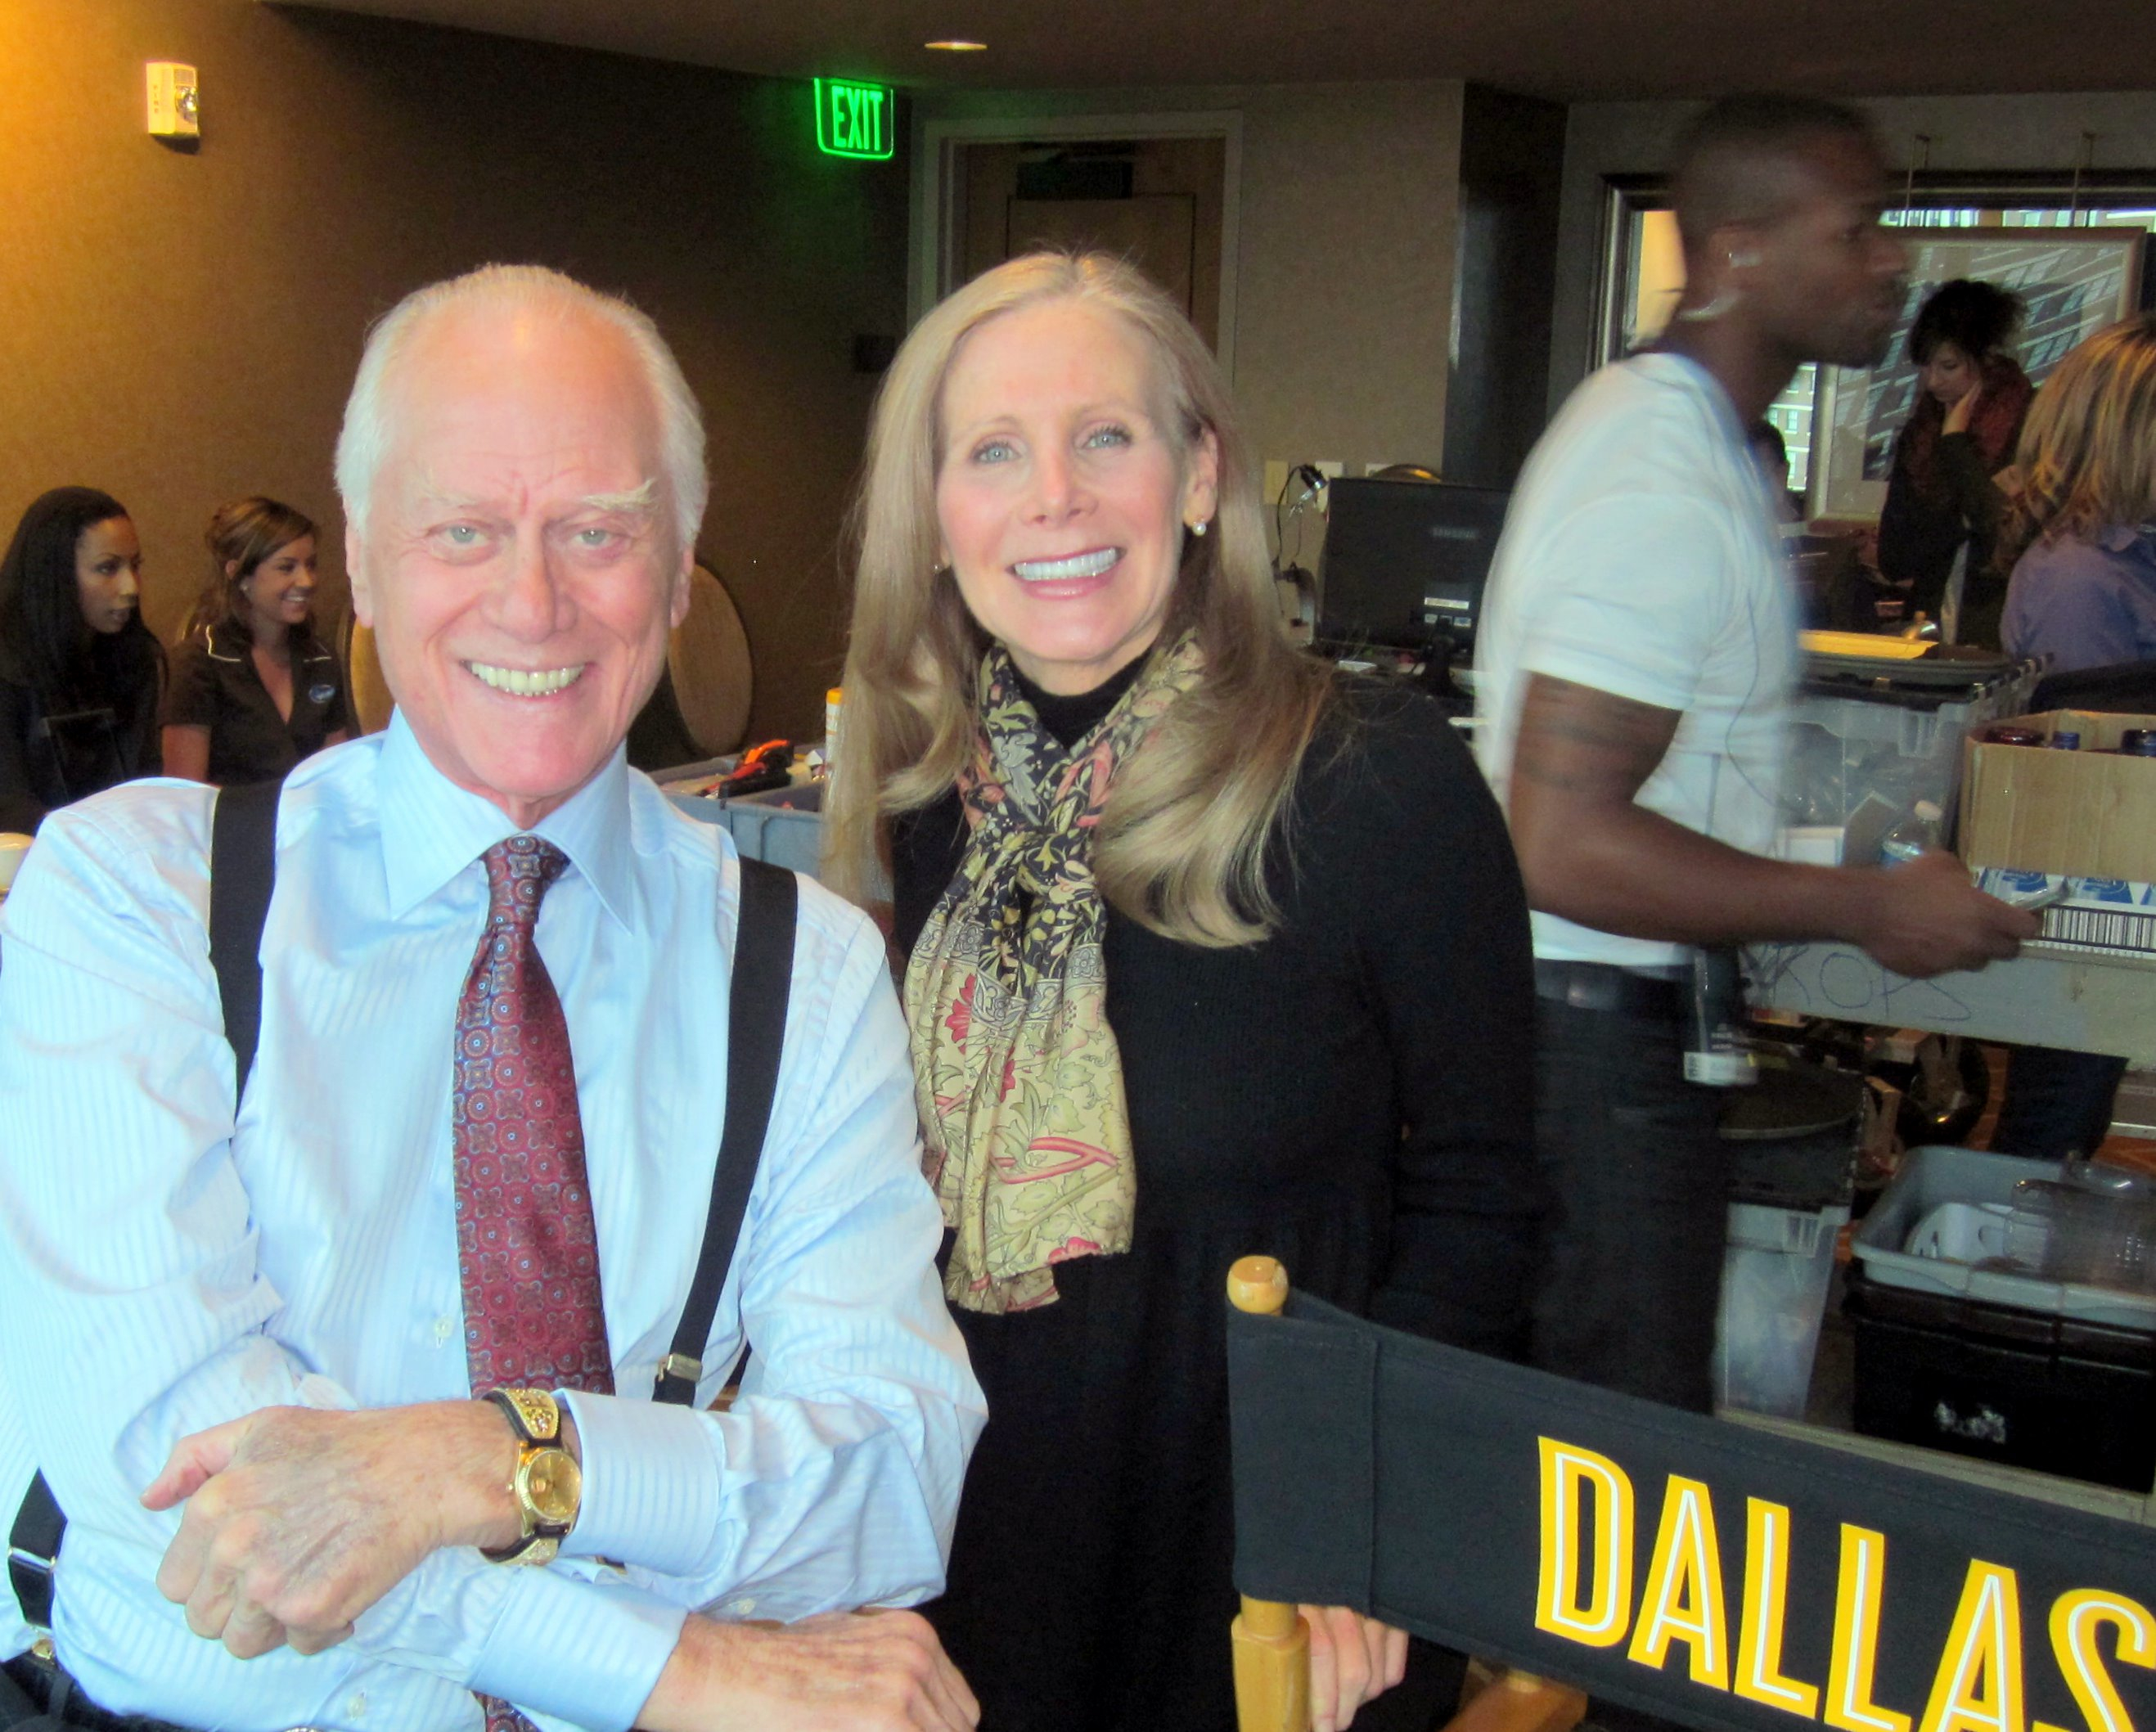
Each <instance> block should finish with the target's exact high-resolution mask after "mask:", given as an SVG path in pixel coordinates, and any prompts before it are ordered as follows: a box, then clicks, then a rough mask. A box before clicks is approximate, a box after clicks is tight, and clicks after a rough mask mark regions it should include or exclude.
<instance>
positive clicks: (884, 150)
mask: <svg viewBox="0 0 2156 1732" xmlns="http://www.w3.org/2000/svg"><path fill="white" fill-rule="evenodd" d="M893 105H894V99H893V95H892V91H891V86H890V85H865V84H860V83H858V82H856V81H855V80H854V79H846V78H819V79H817V80H816V147H817V148H818V149H819V150H820V151H823V152H824V154H825V155H826V156H860V157H865V158H866V159H868V160H870V161H882V160H883V159H884V158H885V157H886V156H889V155H891V109H892V107H893Z"/></svg>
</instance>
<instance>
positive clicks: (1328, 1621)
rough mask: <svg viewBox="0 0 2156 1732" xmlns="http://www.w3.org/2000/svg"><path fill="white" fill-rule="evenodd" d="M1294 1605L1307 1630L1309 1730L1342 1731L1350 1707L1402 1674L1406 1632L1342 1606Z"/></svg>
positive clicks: (1387, 1686) (1375, 1696)
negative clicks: (1308, 1648) (1308, 1640)
mask: <svg viewBox="0 0 2156 1732" xmlns="http://www.w3.org/2000/svg"><path fill="white" fill-rule="evenodd" d="M1297 1609H1298V1610H1299V1611H1300V1612H1301V1613H1302V1621H1303V1622H1304V1623H1305V1624H1306V1625H1307V1626H1308V1627H1309V1628H1310V1722H1311V1732H1346V1729H1347V1724H1348V1723H1349V1722H1350V1721H1352V1720H1353V1719H1354V1718H1355V1711H1356V1709H1359V1708H1360V1707H1362V1705H1363V1704H1364V1703H1365V1702H1373V1701H1375V1700H1376V1699H1378V1697H1380V1696H1382V1695H1383V1694H1384V1693H1385V1692H1386V1691H1387V1690H1389V1689H1390V1688H1392V1687H1393V1686H1394V1684H1396V1683H1399V1681H1400V1680H1401V1679H1402V1678H1404V1677H1406V1676H1407V1671H1408V1632H1406V1631H1404V1630H1396V1629H1394V1627H1392V1626H1391V1625H1390V1624H1381V1623H1379V1622H1378V1621H1377V1619H1375V1618H1373V1617H1363V1614H1362V1613H1361V1612H1355V1611H1352V1610H1350V1609H1349V1608H1348V1607H1347V1606H1301V1607H1298V1608H1297Z"/></svg>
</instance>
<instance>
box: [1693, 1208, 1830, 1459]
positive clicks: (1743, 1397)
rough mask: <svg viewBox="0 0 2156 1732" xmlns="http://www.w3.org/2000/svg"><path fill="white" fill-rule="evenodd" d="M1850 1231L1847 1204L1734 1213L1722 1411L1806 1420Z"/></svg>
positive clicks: (1717, 1374) (1718, 1370) (1721, 1325)
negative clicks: (1843, 1241) (1839, 1258)
mask: <svg viewBox="0 0 2156 1732" xmlns="http://www.w3.org/2000/svg"><path fill="white" fill-rule="evenodd" d="M1848 1223H1849V1206H1848V1205H1847V1204H1846V1203H1840V1204H1836V1205H1835V1206H1833V1207H1828V1208H1823V1209H1815V1210H1808V1209H1784V1208H1776V1207H1773V1206H1772V1205H1770V1204H1765V1203H1742V1202H1738V1203H1732V1204H1731V1205H1730V1206H1729V1238H1728V1249H1727V1252H1726V1253H1724V1255H1723V1258H1722V1314H1721V1317H1720V1319H1719V1321H1718V1323H1717V1330H1716V1335H1715V1346H1714V1401H1715V1405H1716V1406H1717V1407H1742V1408H1743V1409H1744V1410H1745V1412H1748V1413H1771V1414H1774V1415H1775V1416H1777V1417H1780V1418H1783V1419H1802V1418H1803V1417H1804V1404H1805V1401H1806V1400H1807V1399H1808V1397H1809V1396H1810V1393H1811V1386H1812V1362H1813V1360H1815V1359H1816V1358H1817V1357H1818V1356H1819V1338H1820V1323H1821V1321H1822V1320H1823V1319H1825V1315H1826V1295H1827V1289H1828V1287H1829V1285H1830V1284H1831V1283H1832V1281H1833V1279H1834V1247H1835V1240H1836V1239H1838V1238H1840V1234H1841V1229H1842V1228H1843V1227H1845V1226H1847V1225H1848Z"/></svg>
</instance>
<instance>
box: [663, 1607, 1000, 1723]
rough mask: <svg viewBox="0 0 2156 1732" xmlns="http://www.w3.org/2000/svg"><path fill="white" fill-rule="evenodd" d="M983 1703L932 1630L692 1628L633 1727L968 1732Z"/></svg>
mask: <svg viewBox="0 0 2156 1732" xmlns="http://www.w3.org/2000/svg"><path fill="white" fill-rule="evenodd" d="M980 1718H981V1707H980V1704H979V1703H978V1702H976V1701H975V1700H974V1699H973V1692H972V1691H971V1690H969V1689H968V1688H966V1680H965V1679H964V1678H961V1677H960V1676H959V1675H958V1668H957V1667H955V1666H953V1665H952V1663H951V1662H950V1660H949V1658H947V1656H946V1655H945V1653H944V1652H943V1648H942V1644H941V1643H939V1642H937V1639H936V1632H935V1631H933V1630H932V1629H931V1628H930V1627H929V1626H928V1622H927V1619H925V1618H923V1617H920V1616H919V1615H917V1614H916V1613H914V1612H834V1613H831V1614H828V1615H827V1616H825V1617H812V1618H806V1619H803V1621H802V1622H799V1623H798V1624H789V1625H783V1626H782V1625H777V1624H721V1623H716V1622H712V1621H711V1619H709V1618H703V1617H692V1618H690V1620H689V1622H687V1623H685V1624H684V1625H683V1626H682V1627H681V1640H680V1645H679V1646H678V1647H675V1650H674V1657H673V1658H672V1659H670V1660H669V1661H668V1662H667V1663H666V1669H665V1671H664V1672H662V1673H660V1677H659V1683H658V1686H657V1688H654V1690H653V1691H652V1693H651V1696H650V1699H649V1700H648V1701H646V1702H645V1704H644V1711H643V1713H642V1714H639V1715H638V1716H637V1720H636V1724H638V1725H639V1727H642V1728H644V1729H645V1732H973V1727H975V1726H976V1725H978V1724H979V1723H980Z"/></svg>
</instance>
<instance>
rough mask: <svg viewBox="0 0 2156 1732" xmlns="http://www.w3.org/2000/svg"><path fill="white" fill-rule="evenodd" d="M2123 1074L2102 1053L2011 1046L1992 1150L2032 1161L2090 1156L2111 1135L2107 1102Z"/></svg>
mask: <svg viewBox="0 0 2156 1732" xmlns="http://www.w3.org/2000/svg"><path fill="white" fill-rule="evenodd" d="M2125 1074H2126V1061H2125V1060H2124V1059H2123V1058H2112V1056H2111V1055H2110V1054H2109V1053H2068V1052H2064V1051H2061V1049H2060V1048H2056V1047H2010V1048H2008V1049H2007V1058H2006V1094H2005V1099H2002V1100H2001V1101H2000V1102H1999V1123H1998V1124H1997V1125H1994V1127H1993V1128H1992V1132H1991V1146H1992V1147H1993V1148H1994V1149H1995V1150H1999V1152H2000V1153H2002V1154H2006V1155H2024V1156H2027V1157H2028V1158H2029V1159H2030V1160H2031V1161H2063V1160H2065V1159H2066V1156H2068V1155H2069V1154H2072V1153H2079V1154H2082V1155H2093V1154H2094V1153H2096V1150H2097V1145H2098V1144H2100V1143H2101V1142H2102V1140H2104V1138H2105V1137H2107V1135H2110V1134H2111V1113H2112V1097H2113V1096H2115V1095H2116V1094H2117V1093H2118V1084H2119V1079H2121V1078H2123V1076H2124V1075H2125Z"/></svg>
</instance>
